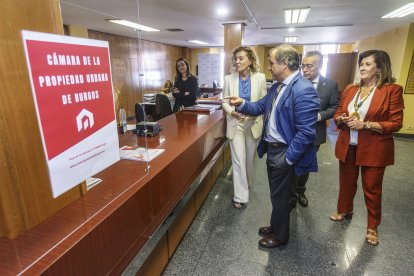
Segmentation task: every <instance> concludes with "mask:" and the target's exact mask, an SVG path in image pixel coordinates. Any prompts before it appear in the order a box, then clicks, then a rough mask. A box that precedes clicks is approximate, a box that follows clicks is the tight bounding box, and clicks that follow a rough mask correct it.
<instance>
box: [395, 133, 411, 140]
mask: <svg viewBox="0 0 414 276" xmlns="http://www.w3.org/2000/svg"><path fill="white" fill-rule="evenodd" d="M394 138H396V139H404V140H410V141H414V134H412V133H394Z"/></svg>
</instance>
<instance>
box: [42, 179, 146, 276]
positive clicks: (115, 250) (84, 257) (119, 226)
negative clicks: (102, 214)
mask: <svg viewBox="0 0 414 276" xmlns="http://www.w3.org/2000/svg"><path fill="white" fill-rule="evenodd" d="M151 209H152V208H151V198H150V191H149V186H144V187H143V188H142V189H140V190H139V191H138V192H137V193H136V194H135V195H134V196H132V197H131V198H130V199H128V200H127V201H126V202H125V203H124V204H123V205H122V206H120V207H119V208H118V209H116V211H115V212H114V213H113V214H111V215H110V217H109V218H108V219H107V220H105V221H104V222H103V223H101V224H100V225H99V226H98V227H97V228H95V229H94V230H93V231H92V232H91V233H89V234H88V235H87V236H86V237H85V238H83V239H82V240H81V241H79V242H78V243H77V244H75V246H74V247H73V248H72V249H71V250H70V251H69V252H68V253H66V254H65V256H64V257H62V258H60V259H59V260H58V261H56V262H55V263H54V264H53V265H52V266H51V267H50V268H49V269H48V270H47V273H45V275H105V274H107V273H108V271H112V270H113V269H114V267H116V264H117V262H118V260H122V259H123V258H124V257H125V255H126V254H127V252H128V251H130V250H131V249H132V248H142V246H144V244H145V243H146V242H147V241H148V239H149V236H148V233H149V231H148V228H151V226H152V224H151V221H152V210H151Z"/></svg>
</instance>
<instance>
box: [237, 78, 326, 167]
mask: <svg viewBox="0 0 414 276" xmlns="http://www.w3.org/2000/svg"><path fill="white" fill-rule="evenodd" d="M278 86H279V83H275V84H274V85H273V86H272V87H271V88H270V90H269V92H268V93H267V95H266V96H265V97H264V98H262V99H260V100H259V101H257V102H254V103H251V102H248V101H245V104H244V106H243V108H242V109H241V110H240V112H241V113H244V114H248V115H253V116H258V115H260V114H265V116H264V118H265V120H264V126H266V125H267V122H268V121H269V118H268V117H269V114H270V112H271V110H270V108H271V105H272V101H273V98H274V97H275V94H276V89H277V87H278ZM319 105H320V101H319V95H318V92H316V90H315V88H313V86H312V83H310V82H309V81H308V80H307V79H306V78H304V77H303V76H302V75H301V74H297V75H296V76H295V77H294V78H293V79H292V81H291V82H290V83H289V85H288V86H287V87H286V88H285V91H284V92H283V95H282V96H281V98H280V100H279V102H278V104H277V106H276V112H275V116H276V124H277V130H278V131H279V133H280V135H281V136H282V137H283V139H284V140H285V141H286V143H287V144H288V150H287V152H286V158H287V159H288V160H289V161H291V162H293V166H294V168H295V173H296V175H301V174H304V173H307V172H316V171H318V165H317V160H316V152H315V148H314V146H313V143H314V142H315V140H316V131H315V123H316V120H317V118H318V111H319ZM265 136H266V127H263V131H262V137H261V139H260V142H259V146H258V148H257V153H258V154H259V157H263V155H264V154H265V153H266V152H267V142H266V141H265V140H264V139H265Z"/></svg>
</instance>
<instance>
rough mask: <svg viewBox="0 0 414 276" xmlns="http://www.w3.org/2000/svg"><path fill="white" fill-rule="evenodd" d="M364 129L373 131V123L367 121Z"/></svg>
mask: <svg viewBox="0 0 414 276" xmlns="http://www.w3.org/2000/svg"><path fill="white" fill-rule="evenodd" d="M364 129H371V122H370V121H366V122H365V123H364Z"/></svg>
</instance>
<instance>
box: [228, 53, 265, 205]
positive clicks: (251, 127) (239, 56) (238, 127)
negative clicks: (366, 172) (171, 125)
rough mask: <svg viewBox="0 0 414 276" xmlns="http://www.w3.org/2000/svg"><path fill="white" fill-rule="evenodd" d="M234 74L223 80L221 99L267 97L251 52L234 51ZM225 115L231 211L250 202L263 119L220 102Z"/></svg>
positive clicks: (263, 81) (253, 54)
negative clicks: (231, 183) (231, 199)
mask: <svg viewBox="0 0 414 276" xmlns="http://www.w3.org/2000/svg"><path fill="white" fill-rule="evenodd" d="M233 71H234V72H233V73H232V74H230V75H227V76H225V78H224V97H227V96H238V97H241V98H243V99H245V100H247V101H251V102H255V101H258V100H259V99H260V98H262V97H264V96H265V95H266V78H265V75H264V74H263V73H259V72H258V71H259V65H258V64H257V58H256V55H255V53H254V52H253V50H252V49H251V48H249V47H244V46H240V47H238V48H236V49H235V50H234V51H233ZM223 109H224V110H225V112H226V114H227V116H226V117H227V133H226V136H227V138H228V139H229V140H230V149H231V160H232V165H233V186H234V197H233V206H234V208H237V209H240V208H241V207H242V205H244V204H245V203H247V202H248V201H249V186H250V184H251V179H252V174H253V159H254V155H255V152H256V147H257V142H258V139H259V137H260V135H261V133H262V127H263V117H262V116H259V117H251V116H247V115H242V114H240V113H238V112H236V111H235V108H234V107H233V106H230V105H229V104H228V103H223Z"/></svg>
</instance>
